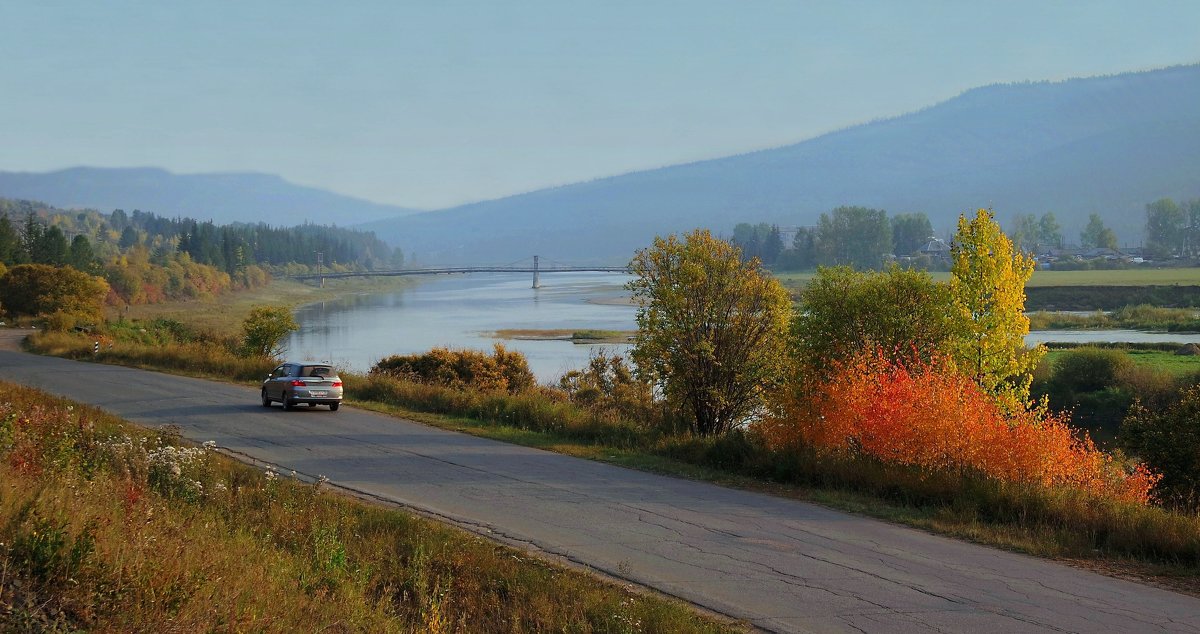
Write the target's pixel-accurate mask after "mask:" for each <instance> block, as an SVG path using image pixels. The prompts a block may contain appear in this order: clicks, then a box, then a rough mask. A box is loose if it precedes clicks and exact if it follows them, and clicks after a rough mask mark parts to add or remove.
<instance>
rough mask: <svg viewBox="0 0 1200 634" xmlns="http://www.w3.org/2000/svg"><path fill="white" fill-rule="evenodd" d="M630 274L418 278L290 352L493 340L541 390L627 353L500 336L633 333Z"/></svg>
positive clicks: (306, 324)
mask: <svg viewBox="0 0 1200 634" xmlns="http://www.w3.org/2000/svg"><path fill="white" fill-rule="evenodd" d="M628 279H629V277H628V276H623V275H613V274H607V273H554V274H543V275H542V288H539V289H533V288H531V286H532V281H533V279H532V276H531V275H527V274H473V275H458V276H444V277H437V278H427V279H423V280H422V281H420V282H419V283H417V284H414V285H412V286H411V287H408V288H405V289H402V290H397V291H390V292H384V293H369V294H362V295H355V296H351V297H347V298H343V299H340V300H337V301H331V302H322V303H318V304H311V305H308V306H305V307H302V308H301V309H299V310H298V311H297V312H296V320H297V322H299V324H300V330H299V331H297V332H296V333H294V334H293V335H292V337H291V340H290V342H289V344H288V354H289V355H290V356H295V357H299V358H306V359H320V360H325V361H330V362H333V363H337V364H339V365H340V366H342V367H347V368H349V369H351V370H354V371H357V372H365V371H366V370H368V369H370V367H371V366H372V365H373V364H374V363H375V362H376V361H378V360H379V359H382V358H383V357H386V356H388V355H393V354H408V353H413V352H424V351H426V350H429V349H430V348H433V347H435V346H448V347H453V348H475V349H481V350H490V349H491V348H492V345H493V344H495V343H497V342H499V343H503V344H504V345H505V346H507V347H508V348H509V349H514V350H519V351H520V352H522V353H524V354H525V356H526V357H527V358H528V359H529V366H530V368H531V369H532V370H533V372H534V374H535V375H537V377H538V379H539V380H540V381H542V382H551V381H554V380H556V379H557V378H558V377H559V376H561V375H562V374H563V373H564V372H566V371H568V370H572V369H575V368H579V367H582V366H583V365H584V364H586V363H587V360H588V357H589V356H590V355H591V354H593V352H595V351H596V350H597V349H605V350H617V351H624V350H627V349H628V345H619V344H596V345H581V344H574V343H571V342H570V341H529V340H500V339H495V338H493V337H492V336H491V333H493V332H495V331H496V330H501V329H522V330H525V329H530V330H583V329H589V328H594V329H600V330H633V329H634V328H635V327H636V326H635V324H634V314H635V312H636V311H635V309H634V308H633V307H632V306H629V305H627V304H622V303H619V302H618V303H611V302H612V301H613V300H616V299H619V298H621V297H622V296H624V295H625V293H624V291H623V290H622V286H623V285H624V283H625V282H626V281H627V280H628ZM1027 341H1029V342H1030V343H1036V342H1042V341H1071V342H1101V341H1171V342H1177V343H1188V342H1195V343H1200V334H1178V333H1150V332H1138V331H1133V330H1079V331H1064V330H1058V331H1036V332H1032V333H1030V334H1029V337H1028V338H1027Z"/></svg>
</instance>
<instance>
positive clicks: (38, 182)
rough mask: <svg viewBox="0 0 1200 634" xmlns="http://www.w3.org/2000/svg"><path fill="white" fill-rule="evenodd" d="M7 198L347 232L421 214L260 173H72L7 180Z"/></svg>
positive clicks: (3, 192)
mask: <svg viewBox="0 0 1200 634" xmlns="http://www.w3.org/2000/svg"><path fill="white" fill-rule="evenodd" d="M0 197H4V198H21V199H27V200H39V201H42V202H45V203H48V204H50V205H54V206H56V207H64V208H75V207H89V208H93V209H99V210H101V211H112V210H113V209H124V210H126V211H132V210H134V209H141V210H142V211H149V212H153V213H155V214H158V215H160V216H164V217H168V218H171V217H176V216H180V217H188V218H195V219H198V220H212V221H214V222H216V223H217V224H228V223H232V222H260V221H261V222H266V223H268V224H271V225H275V226H291V225H299V224H304V223H305V222H306V221H307V222H312V223H314V224H325V225H331V224H337V225H339V226H347V225H354V224H360V223H364V222H370V221H374V220H381V219H384V218H393V217H396V216H400V215H404V214H410V213H415V210H413V209H406V208H403V207H395V206H392V205H382V204H378V203H373V202H370V201H366V200H361V199H358V198H352V197H350V196H342V195H340V194H335V193H332V192H329V191H325V190H322V189H316V188H313V187H304V186H301V185H296V184H293V183H289V182H287V181H285V180H284V179H282V178H280V177H279V176H274V175H270V174H259V173H253V172H230V173H218V174H172V173H171V172H168V171H167V170H164V169H158V168H152V167H139V168H100V167H73V168H70V169H64V170H58V171H55V172H47V173H42V174H38V173H29V172H0Z"/></svg>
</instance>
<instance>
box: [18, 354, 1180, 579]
mask: <svg viewBox="0 0 1200 634" xmlns="http://www.w3.org/2000/svg"><path fill="white" fill-rule="evenodd" d="M70 339H71V338H70V337H69V336H65V335H53V334H49V335H43V336H41V337H39V341H40V342H41V343H43V344H45V343H52V344H54V345H55V346H56V348H57V351H58V352H59V353H60V354H63V355H64V356H82V357H91V351H90V344H89V343H88V342H86V341H82V340H80V341H78V342H77V343H76V344H74V346H72V345H71V343H70ZM143 352H144V354H139V353H138V352H137V351H136V350H132V349H131V350H127V351H121V350H117V351H114V352H111V353H110V352H102V353H101V355H99V358H97V359H96V360H98V361H109V362H118V363H123V364H126V365H138V366H141V367H147V366H148V365H153V364H148V363H147V359H150V358H151V357H153V358H156V359H159V360H160V361H159V362H163V363H166V364H167V366H166V367H160V368H159V369H163V370H166V371H175V372H178V371H179V370H178V369H177V368H173V367H171V366H170V359H169V355H167V356H165V357H161V356H154V355H161V354H162V351H161V348H159V347H146V349H145V350H144V351H143ZM139 359H140V360H139ZM214 362H216V363H220V360H219V359H214ZM343 378H344V379H345V380H346V385H347V399H348V402H350V403H351V404H353V405H356V406H359V407H363V408H365V409H372V410H375V411H379V412H383V413H388V414H391V415H395V416H402V417H405V418H409V419H414V420H419V421H422V422H424V423H427V424H430V425H434V426H438V427H442V428H446V429H452V430H456V431H462V432H466V433H471V434H476V435H480V436H485V437H489V438H494V439H497V440H501V441H505V442H512V443H518V444H523V445H527V446H533V447H539V448H542V449H547V450H551V451H556V452H560V453H565V454H569V455H574V456H578V457H581V458H587V459H592V460H600V461H605V462H609V463H612V464H617V465H621V466H626V467H631V468H636V469H643V470H647V471H652V472H657V473H662V474H667V475H674V476H678V477H686V478H693V479H698V480H705V481H711V482H715V483H718V484H722V485H726V486H733V487H740V488H745V489H752V490H759V491H765V492H770V493H772V494H776V495H782V496H788V497H793V498H797V499H803V500H809V501H813V502H817V503H820V504H824V505H826V506H830V507H833V508H837V509H841V510H845V511H849V512H853V513H859V514H863V515H869V516H872V517H876V518H880V519H884V520H887V521H892V522H898V523H903V524H907V525H909V526H913V527H916V528H920V529H923V530H928V531H931V532H936V533H939V534H943V535H948V536H952V537H956V538H960V539H966V540H970V541H974V542H977V543H981V544H987V545H991V546H997V547H1001V548H1005V549H1010V550H1014V551H1019V552H1025V553H1029V554H1032V555H1036V556H1041V557H1048V558H1053V559H1058V560H1062V561H1067V562H1071V563H1074V564H1076V565H1081V566H1085V567H1088V568H1091V569H1096V570H1100V571H1102V572H1105V573H1107V574H1111V575H1116V576H1122V577H1127V578H1131V579H1137V580H1141V581H1151V582H1153V583H1156V584H1159V585H1163V586H1166V587H1171V588H1174V589H1177V590H1180V591H1183V592H1187V593H1190V594H1193V595H1197V596H1200V516H1194V515H1185V514H1179V513H1172V512H1168V511H1165V510H1163V509H1159V508H1154V507H1141V506H1136V505H1129V504H1119V503H1113V502H1105V501H1101V500H1097V499H1094V498H1089V497H1086V496H1082V495H1079V494H1077V493H1075V492H1071V491H1060V490H1047V489H1042V488H1040V487H1036V486H1028V485H1005V484H1002V483H998V482H996V481H991V480H988V479H982V478H973V477H969V476H968V475H967V474H961V473H930V472H924V471H920V470H917V469H914V468H906V467H901V466H896V465H886V464H882V463H879V462H874V461H870V460H863V459H836V458H833V459H830V458H824V457H819V456H807V455H801V456H776V455H772V454H770V453H768V452H764V451H763V450H762V448H760V447H757V446H755V445H754V443H753V442H752V441H751V440H747V439H744V438H742V437H740V436H739V435H735V436H734V437H730V438H722V439H715V440H705V439H696V438H691V437H687V436H673V435H669V434H661V433H657V432H654V431H653V430H648V429H646V428H644V427H639V426H637V425H636V424H630V423H624V422H621V421H614V420H612V419H606V418H603V417H601V418H597V417H596V416H593V415H591V414H589V412H588V411H587V410H583V409H580V408H578V407H576V406H574V405H572V404H570V403H569V402H562V401H556V400H553V399H549V398H547V397H545V396H541V395H539V394H536V393H535V394H519V395H508V394H504V393H484V392H474V391H471V390H453V389H450V388H443V387H437V386H429V385H421V384H413V383H405V382H401V381H395V380H393V379H386V378H384V377H364V376H354V375H347V374H343Z"/></svg>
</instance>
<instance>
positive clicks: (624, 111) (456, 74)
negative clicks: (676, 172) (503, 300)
mask: <svg viewBox="0 0 1200 634" xmlns="http://www.w3.org/2000/svg"><path fill="white" fill-rule="evenodd" d="M0 25H2V30H0V33H2V36H0V170H6V171H44V170H50V169H57V168H63V167H70V166H76V165H93V166H110V167H129V166H157V167H164V168H167V169H170V170H172V171H175V172H183V173H191V172H212V171H242V170H249V171H259V172H268V173H274V174H279V175H281V176H283V177H285V178H287V179H288V180H291V181H294V182H297V183H302V184H305V185H313V186H318V187H323V188H328V189H332V190H334V191H337V192H340V193H344V194H350V195H354V196H359V197H363V198H368V199H371V200H376V201H379V202H388V203H394V204H398V205H405V206H413V207H424V208H436V207H442V206H448V205H452V204H456V203H461V202H467V201H472V200H481V199H487V198H494V197H498V196H502V195H506V194H512V193H518V192H522V191H528V190H530V189H536V188H539V187H544V186H549V185H559V184H566V183H570V182H575V181H579V180H587V179H591V178H595V177H600V176H608V175H613V174H619V173H622V172H628V171H633V170H637V169H642V168H650V167H658V166H662V165H669V164H673V163H679V162H684V161H692V160H696V159H702V158H713V157H719V156H724V155H728V154H734V153H739V152H744V151H747V150H753V149H761V148H766V147H774V146H779V145H785V144H788V143H792V142H796V141H800V140H804V139H806V138H810V137H813V136H815V135H818V134H821V133H823V132H828V131H831V130H836V129H838V128H842V127H846V126H848V125H853V124H856V123H862V122H865V121H869V120H871V119H876V118H881V117H888V116H893V115H897V114H901V113H904V112H907V111H911V110H914V109H917V108H921V107H924V106H926V105H930V104H932V103H934V102H937V101H941V100H945V99H947V98H950V97H953V96H955V95H956V94H958V93H960V92H962V91H963V90H966V89H968V88H971V87H974V86H979V85H983V84H990V83H996V82H1011V81H1023V80H1043V79H1050V80H1053V79H1065V78H1068V77H1078V76H1088V75H1096V74H1109V73H1118V72H1124V71H1131V70H1145V69H1150V68H1156V67H1161V66H1169V65H1175V64H1185V63H1195V62H1200V37H1198V36H1197V27H1198V26H1200V2H1197V1H1196V0H1179V1H1176V2H1153V1H1149V0H1140V1H1129V2H1100V1H1088V2H1082V1H1081V2H1048V1H1046V0H1040V1H1034V2H1016V1H1011V0H1009V1H1000V2H990V3H983V2H974V1H972V2H962V1H946V2H921V3H918V2H908V1H905V2H899V1H890V0H888V1H880V2H833V1H830V2H800V1H793V2H782V1H778V2H775V1H756V0H729V1H719V0H712V1H709V0H681V1H678V2H655V1H653V0H637V1H633V2H617V1H596V0H592V1H588V2H583V1H579V2H573V1H570V0H547V1H544V2H524V1H520V0H503V1H496V0H487V1H483V0H481V1H479V2H455V1H447V0H425V1H420V2H413V1H408V2H404V1H399V0H396V1H379V2H365V1H356V2H347V3H338V2H329V1H328V0H325V1H321V2H305V1H298V0H287V1H286V2H284V1H281V2H266V1H253V0H236V1H232V2H217V1H210V0H206V1H203V2H191V3H174V2H162V0H152V1H148V2H122V1H119V0H114V1H112V2H95V1H87V0H80V1H78V2H55V1H50V0H28V1H21V0H5V1H3V2H0Z"/></svg>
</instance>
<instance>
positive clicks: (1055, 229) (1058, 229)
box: [1038, 211, 1063, 247]
mask: <svg viewBox="0 0 1200 634" xmlns="http://www.w3.org/2000/svg"><path fill="white" fill-rule="evenodd" d="M1038 242H1039V243H1040V245H1041V246H1043V247H1061V246H1062V242H1063V234H1062V225H1060V224H1058V219H1057V218H1055V217H1054V212H1052V211H1047V212H1046V213H1044V214H1042V218H1041V220H1038Z"/></svg>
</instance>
